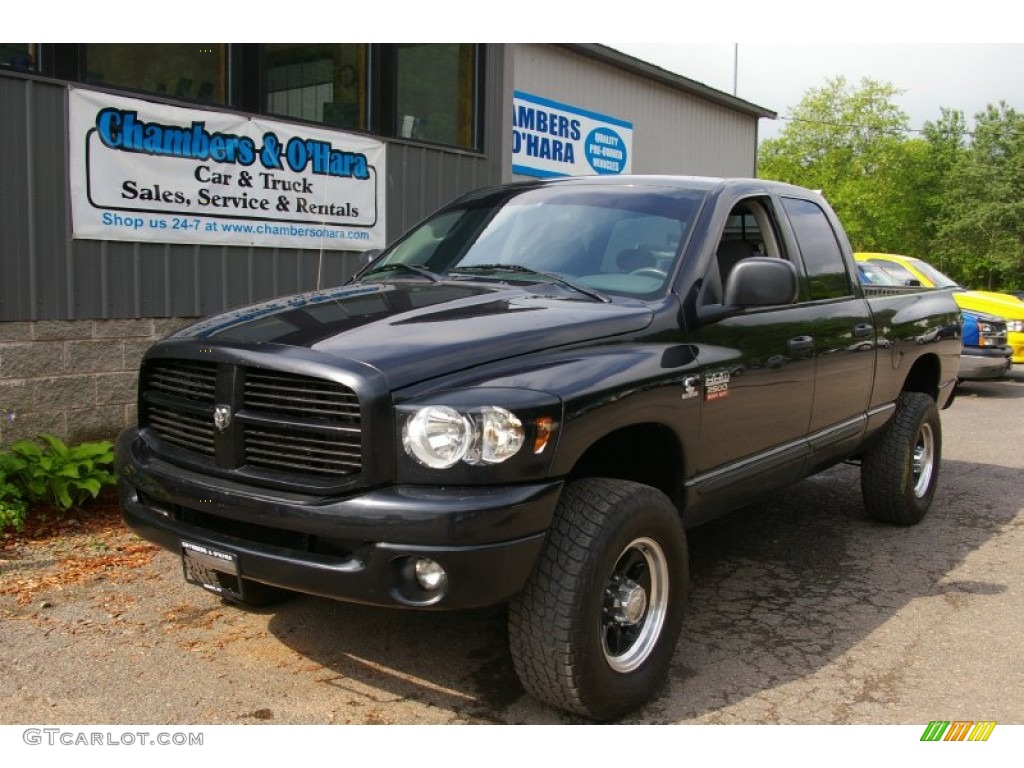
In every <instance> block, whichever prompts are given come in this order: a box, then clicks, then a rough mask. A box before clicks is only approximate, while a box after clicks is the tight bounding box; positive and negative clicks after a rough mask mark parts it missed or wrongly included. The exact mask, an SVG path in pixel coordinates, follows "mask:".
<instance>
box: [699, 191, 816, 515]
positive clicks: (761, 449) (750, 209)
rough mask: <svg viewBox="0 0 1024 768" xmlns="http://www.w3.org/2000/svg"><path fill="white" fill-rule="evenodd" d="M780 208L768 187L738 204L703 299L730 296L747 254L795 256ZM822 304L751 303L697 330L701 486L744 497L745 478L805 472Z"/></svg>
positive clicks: (781, 479)
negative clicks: (726, 291) (727, 289)
mask: <svg viewBox="0 0 1024 768" xmlns="http://www.w3.org/2000/svg"><path fill="white" fill-rule="evenodd" d="M777 218H778V217H777V215H776V213H775V207H774V204H773V202H772V200H771V199H770V198H768V197H757V196H755V197H749V198H744V199H741V200H739V201H738V202H737V203H736V204H735V205H734V206H733V207H732V209H731V211H730V214H729V216H728V218H727V220H726V222H725V225H724V227H723V229H722V231H721V233H720V236H719V240H718V244H717V246H716V249H715V253H714V254H713V255H712V257H711V261H710V264H709V267H708V272H707V274H706V275H705V277H704V280H703V284H704V289H703V290H702V296H701V298H700V299H699V302H700V303H702V304H714V303H715V302H718V303H721V301H722V297H721V287H722V286H724V285H725V283H726V281H727V280H728V278H729V273H730V272H731V270H732V268H733V267H734V266H735V265H736V263H737V262H739V261H740V260H742V259H744V258H749V257H751V256H772V257H777V258H786V259H788V258H790V254H789V253H787V252H786V250H785V247H784V241H783V239H782V237H781V236H780V229H779V225H778V221H777ZM794 262H795V263H796V264H797V265H798V264H799V262H797V261H796V260H795V259H794ZM801 298H803V297H801ZM817 313H818V310H817V309H816V308H815V307H813V306H811V305H809V304H808V303H807V302H805V301H799V300H798V301H797V303H795V304H787V305H783V306H770V307H757V308H751V309H748V310H744V311H742V312H740V313H739V314H736V315H734V316H732V317H728V318H725V319H722V320H718V321H715V322H709V323H706V324H702V325H701V326H700V327H699V328H698V330H697V331H696V333H695V334H694V338H695V340H696V341H697V346H698V349H699V355H700V362H701V377H702V392H701V397H702V399H703V402H702V403H701V433H700V451H699V456H698V457H697V459H696V461H697V467H696V470H697V473H698V474H697V477H696V478H694V479H693V480H692V481H691V485H692V486H693V489H694V490H695V491H696V492H697V494H698V495H699V496H701V497H705V498H710V497H715V498H716V499H721V498H723V497H725V498H733V497H736V498H740V497H742V496H743V495H744V486H756V487H757V488H758V489H759V490H761V491H763V490H764V488H765V487H766V485H774V484H775V483H774V482H771V480H770V479H769V478H774V479H775V480H776V481H777V482H778V483H779V484H782V483H785V482H788V481H791V480H792V479H794V478H795V477H796V474H797V473H798V472H799V470H800V468H801V467H802V465H803V461H804V458H805V457H806V452H807V447H806V445H805V442H804V440H803V438H805V437H806V435H807V430H808V424H809V423H810V418H811V404H812V399H813V394H814V334H815V333H816V323H815V320H816V319H817Z"/></svg>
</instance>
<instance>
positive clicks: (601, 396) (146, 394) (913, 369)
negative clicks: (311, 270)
mask: <svg viewBox="0 0 1024 768" xmlns="http://www.w3.org/2000/svg"><path fill="white" fill-rule="evenodd" d="M870 290H871V289H865V288H862V286H861V285H860V283H859V281H858V279H857V273H856V267H855V264H854V261H853V256H852V254H851V252H850V248H849V245H848V243H847V240H846V237H845V235H844V234H843V231H842V229H841V227H840V225H839V222H838V221H837V220H836V218H835V215H834V214H833V212H832V210H831V209H830V207H829V206H828V204H827V203H826V202H825V201H824V200H823V198H822V197H821V196H819V195H817V194H815V193H813V192H810V191H808V190H804V189H800V188H797V187H791V186H785V185H781V184H775V183H769V182H764V181H752V180H721V179H705V180H702V179H692V178H680V179H677V178H667V177H666V178H663V177H616V178H610V179H609V178H601V177H591V178H581V179H564V180H555V181H538V182H531V183H524V184H518V185H511V186H507V187H499V188H491V189H486V190H481V191H478V192H475V193H472V194H469V195H466V196H465V197H462V198H461V199H459V200H457V201H456V202H454V203H452V204H451V205H449V206H448V207H446V208H444V209H442V210H441V211H440V212H438V213H437V214H435V215H434V216H432V217H431V218H429V219H428V220H427V221H426V222H425V223H423V224H421V225H419V226H418V227H416V228H415V229H413V230H412V231H411V232H410V233H409V234H408V235H406V236H405V237H404V238H402V239H401V240H399V241H398V242H397V243H396V244H394V245H393V246H392V247H390V248H389V249H387V250H386V251H384V252H383V253H382V254H380V255H379V256H378V257H377V258H376V259H375V260H374V261H373V262H372V263H370V264H369V265H368V266H367V267H365V268H364V270H363V272H362V273H361V274H360V275H359V276H357V279H355V280H354V281H353V282H352V283H351V284H349V285H346V286H342V287H338V288H334V289H330V290H323V291H318V292H314V293H309V294H306V295H302V296H294V297H289V298H285V299H278V300H273V301H268V302H266V303H264V304H259V305H256V306H252V307H248V308H245V309H239V310H236V311H233V312H228V313H226V314H223V315H219V316H217V317H212V318H209V319H207V320H203V321H201V322H198V323H196V324H195V325H193V326H191V327H189V328H186V329H184V330H181V331H179V332H177V333H175V334H173V335H171V336H170V337H168V338H167V339H166V340H164V341H162V342H159V343H157V344H156V345H154V346H153V347H152V348H151V349H150V351H149V352H148V354H147V355H146V357H145V360H144V361H143V364H142V369H141V373H140V377H141V378H140V385H139V387H140V398H139V424H138V428H136V429H130V430H128V431H126V432H125V433H124V434H123V435H122V437H121V439H120V441H119V450H118V463H119V468H120V495H121V504H122V506H123V510H124V517H125V520H126V521H127V523H128V524H129V525H130V526H131V527H132V528H133V529H134V530H136V531H137V532H138V533H139V534H140V535H142V536H144V537H145V538H147V539H151V540H152V541H155V542H157V543H159V544H161V545H162V546H164V547H166V548H168V549H170V550H172V551H175V552H177V553H179V554H180V556H181V557H182V559H183V563H184V566H185V572H186V575H187V578H188V579H189V580H190V581H194V582H196V583H197V584H200V585H202V586H204V587H206V588H207V589H209V590H211V591H213V592H215V593H217V594H220V595H222V596H225V597H227V598H229V599H234V600H237V601H240V602H247V601H248V602H253V601H256V600H259V599H261V598H262V597H263V595H264V593H265V591H266V590H267V589H268V588H275V589H284V590H295V591H299V592H306V593H311V594H316V595H322V596H327V597H332V598H338V599H341V600H349V601H356V602H361V603H369V604H374V605H381V606H397V607H407V608H419V609H432V610H441V609H456V608H471V607H476V606H485V605H492V604H500V603H506V602H507V603H508V630H509V636H510V646H511V654H512V658H513V660H514V664H515V668H516V671H517V673H518V675H519V677H520V678H521V680H522V682H523V684H524V686H525V687H526V689H527V690H528V691H530V692H531V693H533V694H534V695H535V696H537V697H539V698H540V699H542V700H544V701H546V702H548V703H550V704H552V705H554V706H556V707H560V708H563V709H565V710H568V711H570V712H575V713H579V714H582V715H585V716H587V717H591V718H595V719H602V720H604V719H611V718H615V717H617V716H619V715H621V714H623V713H624V712H626V711H628V710H629V709H631V708H634V707H636V706H637V705H639V704H640V703H642V702H643V701H645V700H646V699H647V698H649V697H650V696H652V695H653V694H654V693H655V692H656V691H657V690H658V688H659V686H660V685H661V684H662V683H663V682H664V680H665V678H666V674H667V670H668V665H669V662H670V659H671V657H672V653H673V650H674V648H675V644H676V640H677V638H678V635H679V632H680V627H681V623H682V618H683V612H684V610H685V608H684V605H685V602H684V597H685V595H686V591H687V582H688V567H687V562H688V554H687V544H686V533H685V531H686V529H687V528H688V527H691V526H694V525H697V524H698V523H701V522H703V521H706V520H709V519H711V518H713V517H716V516H717V515H720V514H722V513H723V512H726V511H727V510H729V509H732V508H735V507H737V506H739V505H741V504H744V503H747V502H750V501H752V500H754V499H757V498H758V497H759V496H761V495H762V494H764V493H765V492H766V491H768V490H770V489H775V488H780V487H782V486H785V485H787V484H790V483H793V482H795V481H797V480H799V479H800V478H802V477H805V476H807V475H809V474H812V473H814V472H817V471H819V470H821V469H822V468H824V467H828V466H829V465H832V464H835V463H836V462H839V461H843V460H846V459H849V458H851V457H859V458H860V459H861V461H862V478H863V479H862V485H863V491H864V494H863V495H864V502H865V506H866V508H867V510H868V512H869V513H870V515H871V516H873V517H874V518H876V519H879V520H884V521H888V522H892V523H897V524H910V523H915V522H917V521H918V520H920V519H921V518H922V516H924V514H925V512H926V511H927V509H928V507H929V505H930V503H931V501H932V496H933V493H934V491H935V486H936V480H937V477H938V473H939V462H940V453H941V427H940V421H939V409H940V408H942V407H943V406H944V405H945V404H946V403H947V402H948V400H949V398H950V395H951V392H952V390H953V386H954V382H955V376H956V368H957V357H958V355H959V353H960V346H961V344H960V338H959V313H958V311H957V307H956V304H955V303H954V302H953V300H952V299H951V298H950V296H949V294H948V293H946V292H942V291H921V292H911V293H906V294H901V295H896V296H866V295H865V294H866V292H870ZM808 514H813V510H808Z"/></svg>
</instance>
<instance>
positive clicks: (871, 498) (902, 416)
mask: <svg viewBox="0 0 1024 768" xmlns="http://www.w3.org/2000/svg"><path fill="white" fill-rule="evenodd" d="M941 458H942V427H941V424H940V422H939V411H938V408H936V406H935V401H934V400H932V398H931V397H929V396H928V395H926V394H923V393H921V392H903V393H902V394H901V395H900V396H899V398H898V399H897V400H896V413H895V415H894V416H893V418H892V421H890V422H889V424H888V425H887V426H886V427H885V432H884V433H883V435H882V437H881V440H880V441H879V442H878V443H876V444H875V445H874V446H873V447H872V448H871V449H870V450H869V451H868V452H867V453H865V454H864V456H863V460H862V461H861V469H860V484H861V493H862V494H863V496H864V506H865V507H866V508H867V511H868V515H870V516H871V517H872V518H874V519H875V520H878V521H880V522H883V523H893V524H895V525H914V524H915V523H919V522H920V521H921V519H922V518H923V517H924V516H925V514H926V513H927V512H928V508H929V507H930V506H931V503H932V497H934V496H935V488H936V485H937V484H938V480H939V462H940V460H941Z"/></svg>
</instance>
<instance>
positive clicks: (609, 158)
mask: <svg viewBox="0 0 1024 768" xmlns="http://www.w3.org/2000/svg"><path fill="white" fill-rule="evenodd" d="M586 155H587V162H588V163H590V167H591V168H593V169H594V170H595V171H596V172H597V173H612V174H615V173H622V172H623V171H624V170H625V169H626V156H627V152H626V142H624V141H623V140H622V137H621V136H619V134H617V133H616V132H615V131H613V130H612V129H611V128H595V129H594V130H592V131H591V132H590V133H589V134H587V143H586Z"/></svg>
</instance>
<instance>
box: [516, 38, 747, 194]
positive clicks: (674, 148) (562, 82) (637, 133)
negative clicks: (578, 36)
mask: <svg viewBox="0 0 1024 768" xmlns="http://www.w3.org/2000/svg"><path fill="white" fill-rule="evenodd" d="M508 48H509V49H510V55H509V60H510V66H511V69H512V81H513V84H514V88H515V89H516V90H519V91H525V92H526V93H530V94H533V95H536V96H542V97H545V98H548V99H552V100H554V101H559V102H562V103H564V104H569V105H571V106H574V107H580V108H583V109H587V110H591V111H594V112H599V113H601V114H605V115H608V116H610V117H616V118H619V119H622V120H626V121H628V122H631V123H632V124H633V166H632V171H633V173H667V174H686V175H700V176H753V175H754V174H755V173H756V170H757V117H755V116H753V115H749V114H744V113H743V112H740V111H737V110H733V109H730V108H728V107H726V106H723V105H720V104H716V103H714V102H712V101H709V100H708V99H704V98H701V97H700V96H697V95H691V94H689V93H684V92H682V91H681V90H678V89H675V88H670V87H669V86H667V85H664V84H662V83H658V82H653V81H651V80H649V79H646V78H643V77H641V76H639V75H636V74H633V73H631V72H626V71H623V70H622V69H619V68H618V67H615V66H612V65H610V64H605V63H603V62H601V61H597V60H595V59H593V58H590V57H586V56H582V55H579V54H576V53H574V52H572V51H569V50H566V49H564V48H560V47H558V46H551V45H533V44H517V45H513V46H508ZM507 131H508V132H509V133H507V134H506V135H507V136H508V137H509V139H508V141H509V144H511V133H510V132H511V124H509V125H508V128H507ZM504 173H505V178H506V179H512V178H516V177H515V176H514V175H513V174H512V171H511V163H509V164H508V165H506V170H505V172H504Z"/></svg>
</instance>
